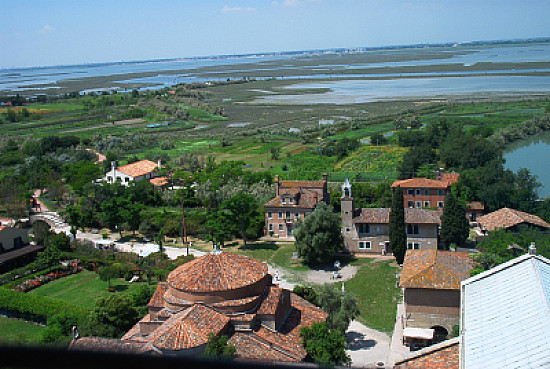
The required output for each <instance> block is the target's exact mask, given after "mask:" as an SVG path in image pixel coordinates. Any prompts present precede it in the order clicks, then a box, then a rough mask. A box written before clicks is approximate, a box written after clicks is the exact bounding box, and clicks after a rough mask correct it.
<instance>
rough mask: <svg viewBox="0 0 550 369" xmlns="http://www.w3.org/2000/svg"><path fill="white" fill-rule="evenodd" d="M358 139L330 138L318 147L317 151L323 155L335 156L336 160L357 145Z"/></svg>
mask: <svg viewBox="0 0 550 369" xmlns="http://www.w3.org/2000/svg"><path fill="white" fill-rule="evenodd" d="M359 145H360V144H359V140H358V139H352V138H347V137H344V138H342V139H340V140H331V141H329V142H328V143H327V144H326V145H324V146H321V147H320V148H319V153H320V154H321V155H324V156H336V157H337V158H338V160H340V159H343V158H345V157H346V156H347V155H348V153H350V152H351V151H353V150H355V149H357V148H358V147H359Z"/></svg>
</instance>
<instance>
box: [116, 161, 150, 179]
mask: <svg viewBox="0 0 550 369" xmlns="http://www.w3.org/2000/svg"><path fill="white" fill-rule="evenodd" d="M156 168H158V164H157V163H155V162H152V161H151V160H141V161H136V162H135V163H131V164H126V165H123V166H121V167H118V168H116V169H117V170H118V171H119V172H121V173H124V174H126V175H129V176H132V177H134V178H135V177H139V176H144V175H146V174H148V173H151V172H152V171H154V170H155V169H156Z"/></svg>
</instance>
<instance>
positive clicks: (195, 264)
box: [167, 252, 268, 292]
mask: <svg viewBox="0 0 550 369" xmlns="http://www.w3.org/2000/svg"><path fill="white" fill-rule="evenodd" d="M267 274H268V272H267V264H266V263H263V262H261V261H259V260H255V259H252V258H249V257H246V256H242V255H237V254H232V253H229V252H220V253H209V254H207V255H204V256H201V257H200V258H197V259H194V260H192V261H190V262H188V263H185V264H183V265H180V266H179V267H177V268H176V269H174V270H173V271H172V272H171V273H170V274H169V275H168V278H167V283H168V284H169V285H170V286H172V287H174V288H177V289H179V290H184V291H190V292H214V291H226V290H234V289H237V288H241V287H245V286H248V285H251V284H253V283H256V282H258V281H259V280H261V279H262V278H264V277H265V276H266V275H267Z"/></svg>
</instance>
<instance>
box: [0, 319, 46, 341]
mask: <svg viewBox="0 0 550 369" xmlns="http://www.w3.org/2000/svg"><path fill="white" fill-rule="evenodd" d="M44 329H45V328H44V327H42V326H39V325H36V324H33V323H28V322H24V321H19V320H15V319H9V318H5V317H0V345H14V344H39V343H40V335H41V333H42V331H43V330H44Z"/></svg>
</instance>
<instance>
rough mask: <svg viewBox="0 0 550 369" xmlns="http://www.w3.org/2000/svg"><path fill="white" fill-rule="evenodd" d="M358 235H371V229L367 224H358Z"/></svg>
mask: <svg viewBox="0 0 550 369" xmlns="http://www.w3.org/2000/svg"><path fill="white" fill-rule="evenodd" d="M357 233H370V227H369V225H368V224H366V223H358V224H357Z"/></svg>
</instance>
